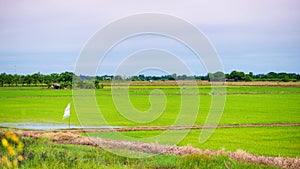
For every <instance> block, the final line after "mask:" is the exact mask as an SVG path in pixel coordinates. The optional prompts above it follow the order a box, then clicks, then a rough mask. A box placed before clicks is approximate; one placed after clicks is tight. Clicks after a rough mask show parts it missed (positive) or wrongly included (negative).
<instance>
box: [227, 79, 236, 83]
mask: <svg viewBox="0 0 300 169" xmlns="http://www.w3.org/2000/svg"><path fill="white" fill-rule="evenodd" d="M234 81H235V80H234V79H226V82H234Z"/></svg>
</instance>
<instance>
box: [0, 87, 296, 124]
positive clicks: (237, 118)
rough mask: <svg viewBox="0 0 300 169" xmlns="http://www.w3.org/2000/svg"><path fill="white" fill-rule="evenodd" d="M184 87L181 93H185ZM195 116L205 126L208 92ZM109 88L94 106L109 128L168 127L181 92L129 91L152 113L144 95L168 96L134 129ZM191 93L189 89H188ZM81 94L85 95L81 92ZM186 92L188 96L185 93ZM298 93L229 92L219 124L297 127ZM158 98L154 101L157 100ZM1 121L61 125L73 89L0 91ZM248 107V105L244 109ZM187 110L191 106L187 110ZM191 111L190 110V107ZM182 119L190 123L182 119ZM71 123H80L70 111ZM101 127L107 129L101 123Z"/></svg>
mask: <svg viewBox="0 0 300 169" xmlns="http://www.w3.org/2000/svg"><path fill="white" fill-rule="evenodd" d="M118 88H119V90H117V93H118V94H119V95H118V97H119V98H123V99H127V96H126V95H122V94H125V93H124V90H122V88H123V87H122V86H119V87H118ZM189 88H192V86H187V87H186V89H184V90H189ZM198 88H199V92H200V103H199V106H200V108H199V113H198V117H197V119H196V122H195V124H196V125H202V124H204V121H205V119H206V116H207V112H208V111H209V108H210V106H211V96H210V95H209V93H210V92H211V88H210V87H209V86H200V87H198ZM109 89H110V88H109V87H106V88H104V90H97V91H96V98H97V104H98V106H99V108H100V110H101V112H102V114H103V116H104V117H105V120H106V121H107V122H108V123H109V124H110V125H115V126H139V125H145V126H147V125H149V126H150V125H157V126H168V125H172V124H173V123H174V120H176V118H177V116H178V112H179V109H180V105H181V96H180V90H179V89H178V87H177V86H131V87H130V90H129V93H130V100H131V102H132V104H133V105H134V106H135V108H136V109H138V110H140V111H145V110H147V109H149V108H150V102H149V97H148V94H149V93H150V92H151V91H152V90H153V89H159V90H162V91H163V92H164V93H165V94H166V99H167V103H166V108H165V110H164V111H163V113H162V115H161V116H160V117H159V118H157V119H156V120H154V121H152V122H149V123H142V124H139V123H138V124H137V123H134V122H133V121H131V120H128V119H126V118H124V117H123V116H122V115H120V113H119V111H118V110H117V109H116V107H115V105H114V102H113V99H112V97H111V90H109ZM191 91H192V90H191ZM80 92H81V94H82V95H84V94H85V91H84V90H82V91H80ZM187 93H188V91H187ZM299 96H300V88H291V87H236V86H229V87H227V97H226V105H225V110H224V113H223V117H222V119H221V121H220V124H249V123H296V122H299V121H300V114H299V111H300V107H299V106H298V105H300V99H299V98H300V97H299ZM161 97H162V96H161V95H157V96H154V97H153V98H154V99H157V100H159V99H160V98H161ZM0 100H1V102H0V107H1V110H0V121H3V122H15V121H37V122H41V121H42V122H43V121H48V122H56V123H67V121H62V120H61V118H62V114H63V111H64V108H65V107H66V105H67V104H68V103H69V102H72V91H71V90H47V89H40V88H0ZM245 103H246V104H245ZM188 106H189V105H188ZM190 106H193V105H192V103H191V105H190ZM186 118H187V119H188V118H192V117H191V116H189V114H186ZM71 123H72V124H79V121H78V119H77V116H76V114H75V111H74V105H73V104H72V107H71ZM104 125H105V124H104Z"/></svg>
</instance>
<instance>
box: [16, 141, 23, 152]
mask: <svg viewBox="0 0 300 169" xmlns="http://www.w3.org/2000/svg"><path fill="white" fill-rule="evenodd" d="M23 146H24V145H23V143H21V142H19V144H18V146H17V150H18V151H19V152H20V151H22V150H23Z"/></svg>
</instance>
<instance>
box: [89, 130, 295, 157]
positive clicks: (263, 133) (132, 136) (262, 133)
mask: <svg viewBox="0 0 300 169" xmlns="http://www.w3.org/2000/svg"><path fill="white" fill-rule="evenodd" d="M201 131H202V130H198V129H194V130H191V131H190V132H189V134H188V135H187V136H186V137H185V138H184V139H183V140H182V141H181V142H179V143H178V144H177V145H179V146H187V145H189V146H193V147H198V148H201V149H211V150H220V149H225V150H226V151H232V152H235V151H237V150H239V149H242V150H244V151H246V152H248V153H251V154H258V155H264V156H276V157H278V156H280V157H300V144H299V141H300V126H297V127H247V128H219V129H217V130H216V131H215V132H214V134H213V135H212V137H210V138H209V140H207V141H206V142H205V143H199V136H200V132H201ZM183 132H184V131H182V130H176V131H173V133H172V134H170V135H169V137H167V138H165V139H166V140H159V142H158V143H159V144H162V143H168V140H175V139H176V137H177V136H178V135H181V134H182V133H183ZM121 134H122V135H125V136H128V137H126V138H127V140H128V141H141V142H145V141H146V142H152V143H156V138H155V136H158V135H160V134H162V131H131V132H122V133H121ZM88 135H89V136H93V137H102V138H110V139H119V140H122V139H124V137H123V136H120V135H118V133H116V132H104V133H88ZM143 138H148V139H143Z"/></svg>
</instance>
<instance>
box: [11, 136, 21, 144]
mask: <svg viewBox="0 0 300 169" xmlns="http://www.w3.org/2000/svg"><path fill="white" fill-rule="evenodd" d="M10 139H11V140H12V141H13V142H15V143H18V142H19V138H18V137H17V136H16V135H15V134H11V136H10Z"/></svg>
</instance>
